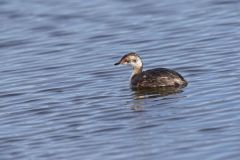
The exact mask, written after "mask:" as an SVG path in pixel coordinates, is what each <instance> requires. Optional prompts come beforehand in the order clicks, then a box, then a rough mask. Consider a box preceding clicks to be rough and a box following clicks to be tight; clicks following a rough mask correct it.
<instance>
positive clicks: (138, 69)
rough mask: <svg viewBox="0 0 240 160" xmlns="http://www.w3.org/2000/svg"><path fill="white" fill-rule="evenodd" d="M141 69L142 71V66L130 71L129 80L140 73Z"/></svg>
mask: <svg viewBox="0 0 240 160" xmlns="http://www.w3.org/2000/svg"><path fill="white" fill-rule="evenodd" d="M142 69H143V67H142V66H134V67H133V70H132V75H131V78H132V77H134V76H135V75H138V74H140V73H142Z"/></svg>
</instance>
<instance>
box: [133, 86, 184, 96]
mask: <svg viewBox="0 0 240 160" xmlns="http://www.w3.org/2000/svg"><path fill="white" fill-rule="evenodd" d="M181 92H183V90H182V88H175V87H162V88H154V89H133V93H134V94H133V95H134V99H143V98H157V97H164V96H168V95H174V94H177V93H181Z"/></svg>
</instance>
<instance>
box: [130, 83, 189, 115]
mask: <svg viewBox="0 0 240 160" xmlns="http://www.w3.org/2000/svg"><path fill="white" fill-rule="evenodd" d="M182 92H183V88H176V87H162V88H154V89H132V96H133V101H132V105H131V106H130V108H131V109H133V110H135V111H144V109H145V107H144V104H145V102H148V99H153V100H154V101H164V102H163V103H171V101H174V102H176V101H177V100H178V99H179V98H180V97H181V94H180V93H182ZM182 98H184V96H182Z"/></svg>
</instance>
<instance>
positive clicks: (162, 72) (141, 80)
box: [115, 52, 187, 89]
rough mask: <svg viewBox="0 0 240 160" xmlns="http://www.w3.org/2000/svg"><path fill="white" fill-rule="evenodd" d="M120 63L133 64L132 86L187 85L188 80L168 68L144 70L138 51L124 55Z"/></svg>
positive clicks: (141, 87)
mask: <svg viewBox="0 0 240 160" xmlns="http://www.w3.org/2000/svg"><path fill="white" fill-rule="evenodd" d="M118 64H130V65H132V66H133V72H132V75H131V87H132V88H137V89H144V88H159V87H176V88H182V87H185V86H187V81H186V80H185V79H184V78H183V77H182V76H181V75H180V74H179V73H177V72H176V71H173V70H171V69H166V68H155V69H150V70H146V71H142V69H143V63H142V60H141V58H140V56H138V55H137V54H136V53H134V52H131V53H128V54H126V55H124V56H123V57H122V58H121V60H120V61H119V62H117V63H115V65H118Z"/></svg>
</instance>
